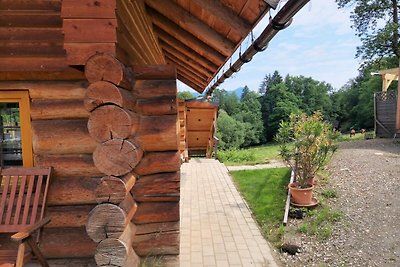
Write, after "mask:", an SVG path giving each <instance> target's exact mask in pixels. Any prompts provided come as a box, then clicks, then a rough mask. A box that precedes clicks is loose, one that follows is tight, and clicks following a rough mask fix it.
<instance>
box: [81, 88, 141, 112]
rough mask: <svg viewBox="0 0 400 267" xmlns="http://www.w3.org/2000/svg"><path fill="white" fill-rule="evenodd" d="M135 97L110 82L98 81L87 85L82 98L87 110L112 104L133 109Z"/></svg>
mask: <svg viewBox="0 0 400 267" xmlns="http://www.w3.org/2000/svg"><path fill="white" fill-rule="evenodd" d="M135 102H136V100H135V98H134V97H133V95H132V93H131V92H130V91H127V90H124V89H121V88H119V87H117V86H115V85H114V84H112V83H110V82H105V81H98V82H95V83H92V84H91V85H89V87H88V88H87V91H86V96H85V100H84V104H85V108H86V110H87V111H92V110H94V109H95V108H97V107H99V106H102V105H106V104H114V105H117V106H119V107H121V108H124V109H128V110H132V111H134V110H135Z"/></svg>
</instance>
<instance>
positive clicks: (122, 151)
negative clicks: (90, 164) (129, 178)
mask: <svg viewBox="0 0 400 267" xmlns="http://www.w3.org/2000/svg"><path fill="white" fill-rule="evenodd" d="M142 155H143V151H142V149H141V148H140V147H139V146H138V145H137V144H136V143H135V142H134V141H132V140H123V139H111V140H109V141H106V142H104V143H101V144H99V145H98V146H97V148H96V150H95V151H94V153H93V161H94V164H95V165H96V167H97V168H98V169H99V170H100V171H101V172H102V173H105V174H107V175H116V176H119V175H124V174H127V173H128V172H131V171H132V170H133V169H134V168H135V166H136V165H137V164H138V163H139V161H140V159H141V158H142Z"/></svg>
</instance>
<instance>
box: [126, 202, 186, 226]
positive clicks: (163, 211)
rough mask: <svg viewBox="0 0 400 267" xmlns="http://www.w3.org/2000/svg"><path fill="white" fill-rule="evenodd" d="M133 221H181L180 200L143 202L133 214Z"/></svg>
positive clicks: (142, 222)
mask: <svg viewBox="0 0 400 267" xmlns="http://www.w3.org/2000/svg"><path fill="white" fill-rule="evenodd" d="M132 221H133V223H135V224H146V223H160V222H177V221H179V202H142V203H139V205H138V209H137V211H136V213H135V216H133V220H132Z"/></svg>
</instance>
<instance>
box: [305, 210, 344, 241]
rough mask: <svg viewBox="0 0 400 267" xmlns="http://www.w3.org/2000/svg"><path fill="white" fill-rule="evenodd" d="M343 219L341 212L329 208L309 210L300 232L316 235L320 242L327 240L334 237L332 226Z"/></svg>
mask: <svg viewBox="0 0 400 267" xmlns="http://www.w3.org/2000/svg"><path fill="white" fill-rule="evenodd" d="M342 217H343V213H342V212H341V211H339V210H335V209H331V208H329V207H321V208H317V209H313V210H309V211H308V212H307V216H306V218H305V220H304V222H303V223H302V224H300V225H299V228H298V231H299V232H300V233H303V234H306V235H315V236H316V237H317V238H318V239H319V240H327V239H328V238H329V237H331V235H332V224H333V223H335V222H337V221H340V220H341V219H342Z"/></svg>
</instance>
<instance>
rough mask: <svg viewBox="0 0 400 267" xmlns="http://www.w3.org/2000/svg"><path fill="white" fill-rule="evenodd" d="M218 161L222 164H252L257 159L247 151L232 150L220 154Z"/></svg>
mask: <svg viewBox="0 0 400 267" xmlns="http://www.w3.org/2000/svg"><path fill="white" fill-rule="evenodd" d="M218 159H219V160H220V161H221V162H227V161H229V162H235V163H240V162H252V161H255V160H256V157H255V155H254V154H253V153H251V151H247V150H237V149H230V150H225V151H220V152H218Z"/></svg>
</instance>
